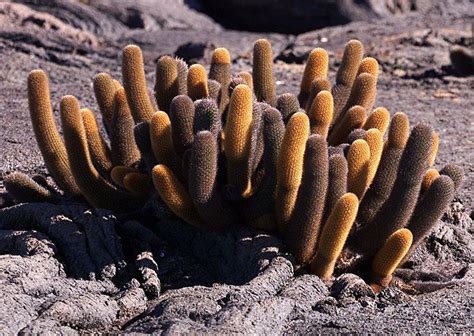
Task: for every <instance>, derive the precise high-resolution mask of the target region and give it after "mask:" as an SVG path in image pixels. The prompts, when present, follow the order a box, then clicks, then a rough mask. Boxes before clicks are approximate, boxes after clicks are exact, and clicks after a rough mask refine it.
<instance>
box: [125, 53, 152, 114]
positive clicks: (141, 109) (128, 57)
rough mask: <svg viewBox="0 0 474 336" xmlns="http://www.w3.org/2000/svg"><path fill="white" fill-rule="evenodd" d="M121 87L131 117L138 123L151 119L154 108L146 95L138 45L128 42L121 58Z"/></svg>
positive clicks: (143, 68)
mask: <svg viewBox="0 0 474 336" xmlns="http://www.w3.org/2000/svg"><path fill="white" fill-rule="evenodd" d="M122 76H123V87H124V88H125V92H126V94H127V101H128V105H129V106H130V110H131V111H132V115H133V119H134V120H135V122H137V123H139V122H141V121H147V120H150V119H151V116H152V115H153V113H154V112H155V108H154V106H153V104H152V103H151V99H150V96H149V95H148V88H147V84H146V79H145V67H144V65H143V55H142V51H141V49H140V47H138V46H136V45H133V44H129V45H128V46H126V47H125V48H124V49H123V58H122Z"/></svg>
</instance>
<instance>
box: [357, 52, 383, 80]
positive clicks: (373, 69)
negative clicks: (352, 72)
mask: <svg viewBox="0 0 474 336" xmlns="http://www.w3.org/2000/svg"><path fill="white" fill-rule="evenodd" d="M364 72H365V73H369V74H371V75H372V76H374V77H375V79H376V80H377V78H378V77H379V63H378V62H377V60H376V59H375V58H373V57H365V58H364V59H363V60H362V61H361V62H360V65H359V71H358V73H357V74H358V75H360V74H361V73H364Z"/></svg>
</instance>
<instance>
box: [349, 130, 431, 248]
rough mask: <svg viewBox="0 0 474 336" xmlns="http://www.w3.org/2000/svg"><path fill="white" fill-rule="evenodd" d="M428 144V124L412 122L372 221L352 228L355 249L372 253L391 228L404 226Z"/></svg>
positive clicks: (425, 165)
mask: <svg viewBox="0 0 474 336" xmlns="http://www.w3.org/2000/svg"><path fill="white" fill-rule="evenodd" d="M431 146H432V129H431V127H430V126H428V125H425V124H418V125H417V126H415V127H414V128H413V130H412V132H411V134H410V137H409V138H408V142H407V144H406V147H405V150H404V151H403V154H402V157H401V159H400V165H399V168H398V172H397V177H396V180H395V183H394V185H393V189H392V191H391V193H390V196H389V197H388V199H387V201H386V202H385V203H384V205H383V206H382V208H381V209H380V210H379V211H378V213H377V214H376V215H375V217H374V219H373V221H372V222H370V223H367V224H366V225H365V226H363V227H362V228H361V229H360V230H358V231H357V232H355V234H354V235H353V237H352V238H351V240H350V242H349V243H350V248H351V249H353V250H354V251H355V252H358V253H361V254H363V255H365V256H367V257H371V256H373V255H374V254H375V253H376V252H377V251H378V250H379V249H380V248H381V247H382V245H383V244H384V242H385V240H386V239H387V238H388V237H389V236H390V235H391V234H392V233H393V232H395V231H396V230H398V229H400V228H402V227H404V226H406V224H407V223H408V221H409V219H410V217H411V216H412V214H413V210H414V209H415V206H416V202H417V200H418V195H419V193H420V188H421V183H422V181H423V176H424V173H425V171H426V169H427V168H428V160H429V157H430V154H431ZM367 242H370V244H367Z"/></svg>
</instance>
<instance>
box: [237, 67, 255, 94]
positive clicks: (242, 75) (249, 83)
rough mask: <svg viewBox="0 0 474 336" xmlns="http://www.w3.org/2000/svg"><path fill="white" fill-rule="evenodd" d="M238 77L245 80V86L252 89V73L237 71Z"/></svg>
mask: <svg viewBox="0 0 474 336" xmlns="http://www.w3.org/2000/svg"><path fill="white" fill-rule="evenodd" d="M239 77H240V78H242V79H243V80H244V81H245V83H247V86H248V87H249V88H250V90H252V91H253V78H252V75H251V74H250V73H249V72H247V71H241V72H239Z"/></svg>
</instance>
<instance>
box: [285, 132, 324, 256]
mask: <svg viewBox="0 0 474 336" xmlns="http://www.w3.org/2000/svg"><path fill="white" fill-rule="evenodd" d="M328 166H329V163H328V151H327V143H326V140H325V138H324V137H323V136H321V135H312V136H310V137H309V139H308V141H307V142H306V150H305V158H304V165H303V177H302V179H301V186H300V188H299V191H298V197H297V199H296V205H295V209H294V211H293V215H292V218H291V221H290V224H289V226H288V229H287V234H286V244H287V245H288V248H289V249H290V251H291V252H292V253H293V255H294V256H295V258H296V261H297V262H298V263H300V264H306V263H308V262H310V261H311V259H312V257H313V256H314V254H315V252H316V244H317V241H318V237H319V232H320V230H321V219H322V217H323V211H324V203H325V200H326V193H327V188H328Z"/></svg>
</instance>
